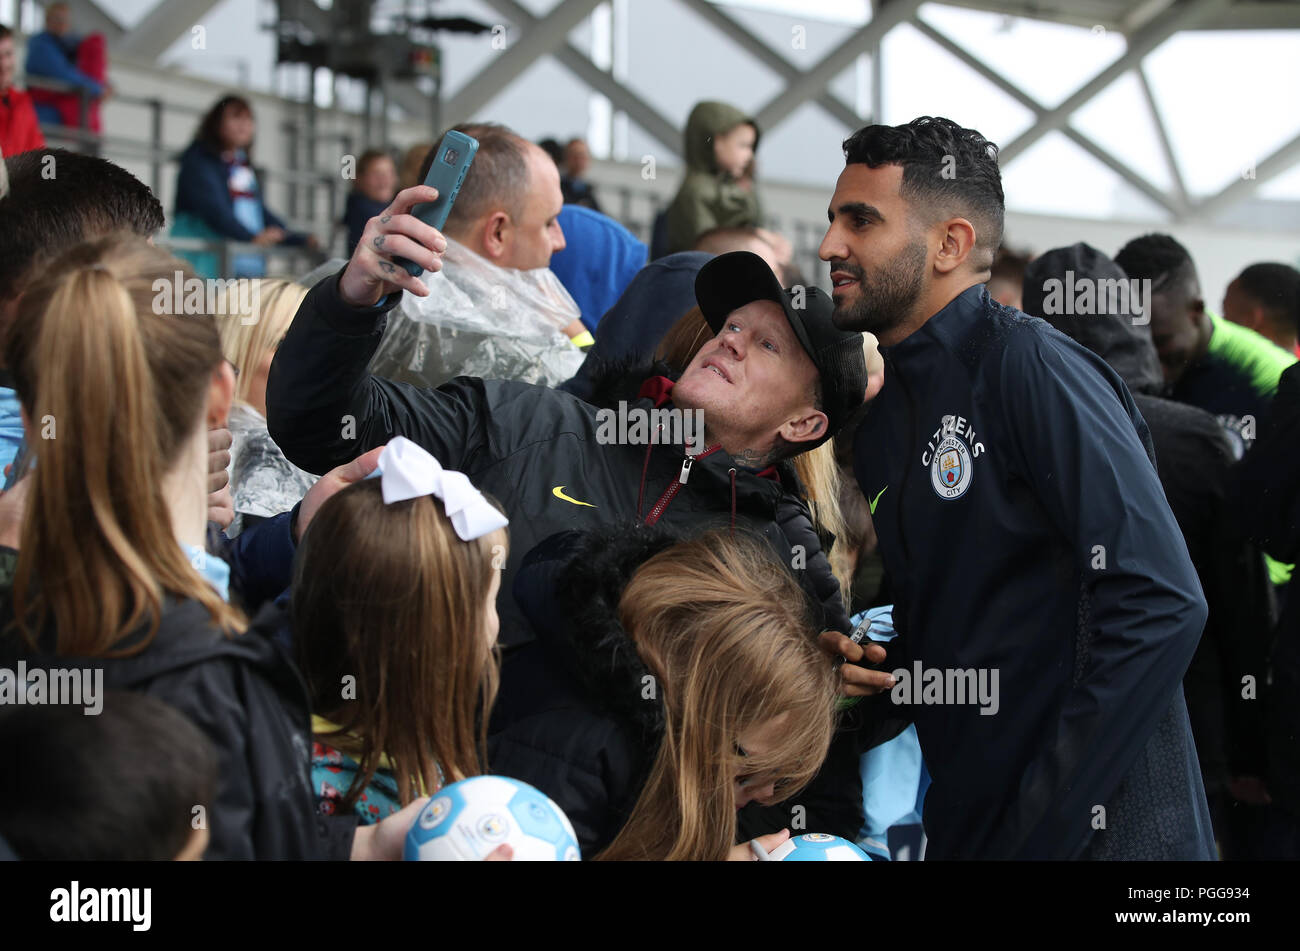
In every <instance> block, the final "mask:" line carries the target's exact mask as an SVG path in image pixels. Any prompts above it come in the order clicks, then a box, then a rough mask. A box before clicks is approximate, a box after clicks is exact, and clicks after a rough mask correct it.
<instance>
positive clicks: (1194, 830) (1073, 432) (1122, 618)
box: [854, 285, 1214, 859]
mask: <svg viewBox="0 0 1300 951" xmlns="http://www.w3.org/2000/svg"><path fill="white" fill-rule="evenodd" d="M883 353H884V355H885V365H886V371H885V372H886V376H885V386H884V389H883V390H882V391H881V393H880V395H879V397H877V399H876V400H875V401H874V402H873V404H872V406H871V409H870V411H869V412H868V414H867V416H866V418H865V420H864V422H863V424H862V425H861V427H860V428H859V430H858V433H857V438H856V442H855V446H854V457H855V470H856V473H857V477H858V482H859V484H860V486H861V488H862V490H863V492H864V493H865V494H866V497H867V499H868V500H870V501H871V502H872V506H873V509H874V518H873V521H874V525H875V529H876V532H877V534H878V536H879V539H880V549H881V552H882V554H883V556H884V560H885V565H886V568H887V570H888V571H889V574H890V576H891V579H892V581H893V585H894V590H895V592H896V595H897V603H896V606H895V610H894V621H895V624H896V626H897V628H898V630H899V632H900V633H901V634H902V637H901V638H900V639H899V640H900V642H901V643H900V649H901V653H900V655H898V656H896V657H894V658H891V659H892V660H894V661H895V664H894V667H895V668H897V667H900V666H901V667H903V668H904V670H906V671H907V672H908V673H909V675H913V674H914V673H915V672H916V667H915V665H916V664H918V663H919V664H920V665H921V671H922V672H923V676H924V674H928V672H929V671H930V670H938V671H941V672H944V674H945V677H946V678H947V677H951V676H952V672H953V671H957V670H969V669H974V670H976V671H978V670H980V669H985V670H987V671H989V672H990V682H992V681H991V673H992V672H996V673H997V674H998V680H997V681H996V682H995V683H996V688H997V689H996V693H997V702H996V706H995V707H993V706H990V705H983V706H981V705H979V704H975V703H969V702H968V703H955V702H951V701H952V700H954V699H955V698H954V697H951V696H950V697H948V698H947V699H948V701H949V702H947V703H943V702H928V703H927V702H921V703H916V704H915V705H912V706H909V707H908V708H907V709H908V710H910V712H911V713H912V715H913V717H914V719H915V723H916V728H917V733H918V735H919V736H920V740H921V748H922V750H923V752H924V754H925V760H926V764H927V765H928V766H929V768H930V771H931V774H932V777H933V785H932V786H931V787H930V790H929V793H928V795H927V798H926V803H925V827H926V834H927V835H928V836H929V840H930V844H929V847H928V857H929V858H1006V859H1011V858H1015V859H1068V858H1080V857H1091V858H1129V859H1202V858H1213V855H1214V853H1213V838H1212V834H1211V831H1210V822H1209V815H1208V809H1207V807H1206V802H1205V790H1204V786H1203V784H1202V781H1201V775H1200V769H1199V766H1198V763H1197V760H1196V752H1195V748H1194V747H1193V744H1192V737H1191V731H1190V728H1189V726H1188V719H1187V708H1186V704H1185V703H1184V701H1183V693H1182V686H1181V681H1182V678H1183V674H1184V672H1185V671H1186V670H1187V666H1188V663H1189V662H1190V660H1191V658H1192V655H1193V653H1194V652H1195V650H1196V645H1197V642H1198V641H1199V639H1200V636H1201V630H1202V628H1203V627H1204V625H1205V620H1206V605H1205V600H1204V597H1203V596H1202V593H1201V586H1200V583H1199V582H1198V580H1197V576H1196V572H1195V570H1194V569H1193V567H1192V564H1191V561H1190V559H1189V557H1188V554H1187V548H1186V545H1185V543H1184V542H1183V538H1182V535H1181V533H1180V532H1179V529H1178V525H1177V523H1176V522H1175V520H1174V517H1173V515H1172V514H1171V512H1170V510H1169V505H1168V503H1167V502H1166V500H1165V495H1164V492H1163V490H1162V489H1161V487H1160V481H1159V479H1158V478H1157V475H1156V470H1155V466H1154V453H1153V450H1152V448H1151V441H1150V435H1149V433H1148V431H1147V427H1146V423H1145V422H1144V421H1143V420H1142V417H1141V414H1140V413H1139V412H1138V411H1137V408H1136V407H1135V406H1134V403H1133V399H1132V397H1131V396H1130V395H1129V392H1128V389H1127V388H1126V387H1125V385H1124V383H1123V381H1122V380H1121V379H1120V378H1119V377H1118V376H1117V375H1116V374H1115V372H1114V371H1113V370H1111V369H1110V367H1108V366H1107V365H1106V364H1105V362H1104V361H1102V360H1101V359H1100V358H1099V357H1097V356H1096V355H1094V354H1093V353H1091V352H1089V351H1087V350H1085V349H1084V348H1083V347H1081V346H1079V345H1078V344H1076V343H1074V342H1073V341H1072V340H1070V339H1068V338H1067V337H1065V336H1064V335H1062V334H1060V333H1058V332H1057V331H1055V330H1053V329H1052V328H1051V327H1050V326H1049V325H1048V324H1047V323H1045V322H1044V321H1042V320H1038V319H1033V318H1029V317H1027V316H1025V315H1024V314H1022V313H1020V312H1019V311H1016V310H1013V309H1011V308H1006V307H1003V306H1001V305H999V304H997V303H995V302H994V301H992V300H991V299H990V298H989V296H988V293H987V291H986V290H985V288H984V287H983V285H974V286H972V287H970V288H968V289H966V290H965V291H963V292H962V293H961V294H959V295H958V296H957V297H955V298H954V299H953V300H952V301H951V302H950V303H949V304H948V305H947V306H945V307H944V308H943V309H942V310H940V311H939V312H938V313H937V314H935V315H934V316H933V317H931V318H930V320H929V321H928V322H927V323H926V324H925V325H924V326H923V327H921V328H920V329H919V330H917V331H916V332H914V333H913V334H912V335H911V336H909V337H908V338H907V339H905V340H903V341H902V342H901V343H899V344H897V345H895V346H892V347H888V348H884V349H883ZM915 689H916V688H914V687H912V686H911V685H910V684H908V683H907V682H906V681H901V682H900V684H899V685H898V687H896V688H895V691H894V694H895V695H896V697H897V698H899V699H901V698H902V695H903V694H904V693H905V694H906V695H907V697H908V698H910V699H916V698H917V694H916V693H914V692H913V691H914V690H915ZM920 699H922V700H924V699H928V698H927V697H926V695H924V694H922V695H921V696H920ZM938 699H943V698H938ZM896 702H897V700H896ZM993 709H995V710H996V712H990V711H991V710H993Z"/></svg>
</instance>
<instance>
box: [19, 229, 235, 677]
mask: <svg viewBox="0 0 1300 951" xmlns="http://www.w3.org/2000/svg"><path fill="white" fill-rule="evenodd" d="M177 272H182V273H183V274H184V275H189V274H190V273H191V272H190V271H189V270H188V269H187V267H186V265H185V264H184V263H183V262H182V261H179V260H177V259H176V258H173V257H172V256H171V255H169V254H167V253H166V252H164V251H161V250H159V249H157V248H155V247H153V246H152V245H150V244H149V243H148V242H146V241H145V240H144V239H143V238H137V237H134V236H116V237H109V238H104V239H101V240H98V241H93V242H89V243H87V244H84V245H81V246H79V247H78V248H76V249H74V250H73V251H70V252H69V253H67V254H65V255H64V256H63V257H61V258H59V259H58V260H57V261H55V262H54V264H53V265H52V266H51V267H50V269H49V270H48V271H47V272H46V275H45V277H44V278H43V279H42V280H40V281H39V282H37V283H36V284H34V285H32V286H31V287H30V288H29V289H28V291H27V293H26V295H25V296H24V297H23V300H22V303H21V305H20V309H19V314H18V318H17V319H16V320H15V321H14V322H13V325H12V327H11V329H10V331H9V334H8V337H7V339H6V341H5V358H6V363H7V365H8V366H9V367H10V369H11V370H12V372H13V376H14V385H15V389H16V390H17V393H18V398H19V400H20V401H21V403H22V406H23V408H24V409H25V410H26V411H27V414H28V420H29V424H30V426H31V432H30V433H29V437H30V441H29V443H28V445H29V446H30V447H31V451H32V454H33V455H34V457H35V460H36V464H35V468H34V469H33V471H32V472H30V473H29V474H28V475H27V477H26V478H27V479H29V480H31V484H30V487H29V488H28V490H27V491H28V496H27V502H26V507H25V511H24V516H23V527H22V543H21V549H22V557H21V558H19V559H18V565H17V570H16V573H15V577H14V584H13V607H14V613H15V618H16V622H17V625H18V629H19V630H20V631H21V632H22V633H23V634H24V636H26V637H27V638H28V640H29V641H32V642H34V641H35V639H36V637H37V636H38V635H39V634H40V633H41V632H42V631H44V630H45V629H46V625H47V624H48V622H49V621H50V619H51V618H52V619H53V624H54V630H55V632H56V633H57V649H58V652H59V653H61V654H81V655H86V656H92V657H105V656H120V655H128V654H134V653H137V652H139V651H141V650H144V649H145V647H147V646H148V645H149V643H150V642H151V641H152V639H153V637H154V635H155V634H156V633H157V630H158V625H159V624H160V622H161V619H162V613H163V602H164V598H165V595H167V594H171V595H174V596H176V597H178V598H190V599H193V600H195V601H197V602H199V603H200V604H202V605H203V606H204V607H205V608H206V609H207V611H208V613H209V614H210V615H211V616H212V620H213V622H214V623H215V624H217V625H219V626H220V627H222V628H223V629H224V630H225V631H226V632H227V633H233V632H235V631H239V630H242V628H243V622H242V619H241V617H240V615H239V613H238V611H236V610H235V609H234V608H231V607H230V606H229V605H227V604H226V603H225V602H224V601H222V599H221V598H220V596H219V595H218V594H217V593H216V591H214V590H213V588H212V587H211V586H210V585H209V584H208V583H207V582H206V581H204V580H203V578H202V577H201V576H200V575H199V573H198V571H197V570H196V569H195V567H194V566H193V565H192V564H191V563H190V560H189V558H188V557H187V556H186V555H185V553H184V551H183V550H182V548H181V546H180V544H179V542H178V541H177V539H176V534H175V531H174V529H173V526H172V523H171V518H170V514H169V510H168V505H167V499H166V496H165V493H164V478H165V476H166V475H167V473H168V472H169V470H170V469H171V468H172V466H173V465H174V464H175V463H176V462H177V460H178V458H179V456H180V453H181V451H182V449H183V447H184V446H185V445H186V444H187V442H189V440H191V439H192V438H194V435H195V431H196V429H197V428H198V427H200V426H202V425H203V409H204V406H205V405H206V400H207V394H208V390H209V385H210V380H211V377H212V373H213V371H215V370H216V369H217V368H218V367H219V366H220V364H221V347H220V344H219V341H218V339H217V328H216V325H215V323H214V321H213V319H212V317H211V315H208V314H197V315H176V316H172V315H170V314H160V313H157V312H156V310H155V307H154V303H155V300H156V295H157V289H156V287H155V285H156V284H157V282H159V281H162V282H164V285H165V286H166V287H168V288H170V287H171V286H172V284H173V283H174V281H175V280H176V274H177ZM168 295H169V296H170V291H168ZM47 427H48V429H49V431H48V432H47ZM38 433H39V434H40V437H41V438H36V437H37V434H38ZM142 622H147V623H148V628H147V632H146V634H145V636H144V637H143V638H141V639H138V640H136V641H135V642H133V643H132V644H131V645H130V646H129V647H127V648H120V649H116V650H115V649H114V646H115V645H116V644H118V642H119V641H121V640H122V638H123V637H124V636H126V635H127V634H129V633H130V632H132V631H133V630H135V629H136V628H137V627H138V626H139V625H140V624H141V623H142Z"/></svg>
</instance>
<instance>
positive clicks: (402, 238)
mask: <svg viewBox="0 0 1300 951" xmlns="http://www.w3.org/2000/svg"><path fill="white" fill-rule="evenodd" d="M437 197H438V189H436V188H432V187H430V186H428V185H415V186H413V187H411V188H404V189H402V190H401V191H400V192H398V193H397V197H396V198H394V199H393V203H392V204H391V205H389V206H388V207H387V208H385V209H384V210H383V211H382V212H380V213H379V214H378V215H376V216H375V217H373V218H371V219H370V220H369V221H367V222H366V230H365V231H363V232H362V233H361V240H360V241H358V242H357V249H356V250H355V251H353V252H352V259H351V260H350V261H348V266H347V267H346V268H344V269H343V276H342V277H340V278H339V294H340V295H341V296H342V297H343V299H344V300H345V301H347V302H348V303H349V304H352V305H353V306H354V307H369V306H372V305H374V304H377V303H379V301H381V300H383V299H384V298H385V297H386V296H388V295H389V294H391V293H393V291H399V290H408V291H410V292H411V293H412V294H415V295H416V296H417V297H428V296H429V289H428V288H427V287H425V285H424V282H423V281H421V280H420V279H419V278H418V277H412V276H411V275H410V274H408V273H407V271H406V269H405V268H403V267H402V266H401V265H400V264H395V263H394V262H393V258H395V257H402V258H406V259H408V260H411V261H414V262H415V263H416V264H418V265H420V267H422V268H424V269H425V270H426V271H438V270H441V269H442V253H443V252H444V251H446V250H447V239H446V238H444V237H443V236H442V234H441V233H440V232H439V231H438V229H436V228H434V227H433V226H432V225H427V224H425V223H424V222H423V221H421V220H420V219H419V218H416V217H415V216H414V215H412V214H411V213H410V212H411V209H412V208H414V207H415V206H416V205H419V204H421V203H423V202H427V201H433V200H434V199H436V198H437Z"/></svg>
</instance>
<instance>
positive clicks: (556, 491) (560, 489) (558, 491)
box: [551, 485, 596, 509]
mask: <svg viewBox="0 0 1300 951" xmlns="http://www.w3.org/2000/svg"><path fill="white" fill-rule="evenodd" d="M551 495H553V496H555V497H556V498H557V499H564V501H566V502H572V503H573V504H574V505H585V506H587V508H589V509H594V508H595V507H596V506H594V505H592V504H591V503H590V502H579V501H578V500H577V499H571V498H569V497H568V496H567V495H565V494H564V486H562V485H557V486H556V487H555V488H553V489H551Z"/></svg>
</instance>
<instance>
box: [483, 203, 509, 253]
mask: <svg viewBox="0 0 1300 951" xmlns="http://www.w3.org/2000/svg"><path fill="white" fill-rule="evenodd" d="M509 244H510V216H509V215H507V214H506V213H505V212H504V211H494V212H492V214H490V215H488V216H487V219H486V220H485V221H484V222H483V256H484V257H486V258H487V259H488V260H490V261H492V262H494V263H495V262H497V261H500V260H501V259H502V258H503V257H505V256H506V251H507V250H509Z"/></svg>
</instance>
